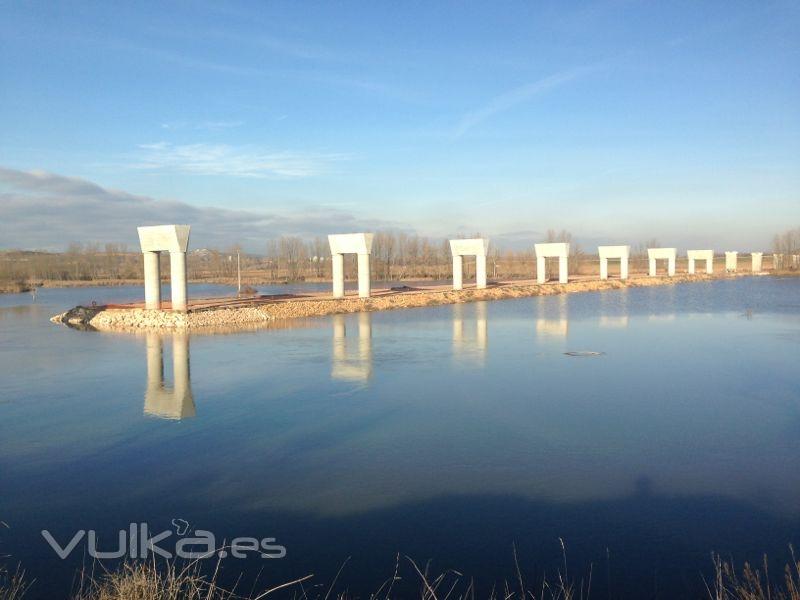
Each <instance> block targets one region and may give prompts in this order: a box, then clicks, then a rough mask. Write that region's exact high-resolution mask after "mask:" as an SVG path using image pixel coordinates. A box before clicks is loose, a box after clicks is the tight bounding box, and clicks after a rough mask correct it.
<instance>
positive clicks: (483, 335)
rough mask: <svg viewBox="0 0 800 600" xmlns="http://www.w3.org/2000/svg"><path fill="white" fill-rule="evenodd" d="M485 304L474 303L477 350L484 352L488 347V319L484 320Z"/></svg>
mask: <svg viewBox="0 0 800 600" xmlns="http://www.w3.org/2000/svg"><path fill="white" fill-rule="evenodd" d="M486 307H487V303H486V302H476V303H475V338H476V341H477V344H478V349H479V350H486V347H487V345H488V331H489V326H488V319H487V318H486Z"/></svg>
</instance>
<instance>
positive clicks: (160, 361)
mask: <svg viewBox="0 0 800 600" xmlns="http://www.w3.org/2000/svg"><path fill="white" fill-rule="evenodd" d="M262 291H280V292H285V291H287V287H285V286H283V287H280V288H274V289H266V288H264V289H262ZM293 291H296V289H293ZM190 293H192V294H195V295H215V294H218V295H222V294H228V293H230V288H223V287H219V288H214V287H212V286H196V287H194V288H192V289H191V290H190ZM140 295H141V290H140V289H138V288H102V289H99V288H89V289H77V290H42V291H41V292H40V293H39V295H38V298H37V299H36V302H35V303H33V302H32V300H31V297H30V296H29V295H14V296H0V520H2V521H4V522H5V523H7V524H8V528H7V529H2V530H0V555H3V554H9V555H11V556H12V559H11V560H12V561H21V562H22V563H23V565H24V566H25V568H26V569H27V571H28V572H29V574H30V575H31V576H32V577H35V578H36V579H37V582H36V584H35V587H34V590H35V591H36V594H34V597H36V596H40V597H43V598H44V597H55V598H57V597H59V596H63V595H64V591H65V590H67V589H69V586H70V584H71V582H72V579H73V574H74V571H75V569H76V568H77V567H78V566H80V565H81V563H82V562H83V561H85V560H86V557H85V556H84V554H85V551H86V540H85V539H84V540H83V541H82V542H81V543H80V544H79V546H78V548H77V549H76V550H75V552H74V553H73V554H72V555H70V557H69V558H68V559H67V560H65V561H61V560H59V559H58V558H57V556H56V555H55V553H54V552H53V551H52V550H51V549H50V547H49V546H48V545H47V544H46V542H45V541H44V539H43V538H42V536H41V534H40V531H41V530H43V529H47V530H49V531H50V532H52V533H53V535H54V536H55V537H56V539H58V540H59V541H60V542H61V543H62V544H66V542H67V540H69V538H70V537H71V536H72V535H73V534H74V533H75V532H76V531H77V530H90V529H92V530H96V531H97V532H98V536H99V540H100V544H99V545H100V546H101V549H105V550H111V549H114V548H115V547H116V546H117V536H118V532H119V530H122V529H127V528H128V525H129V524H130V523H131V522H136V523H138V522H147V523H148V525H149V527H150V530H151V531H155V532H159V531H162V530H167V529H171V528H172V525H171V523H172V520H173V519H183V520H185V521H187V522H188V523H189V524H190V528H191V529H192V530H197V529H201V530H208V531H211V532H213V533H214V535H215V536H216V538H217V540H218V542H220V544H221V543H222V540H223V539H226V540H228V541H230V540H231V539H232V538H234V537H237V536H251V537H256V538H259V539H260V538H265V537H274V538H277V543H279V544H282V545H283V546H285V547H286V549H287V556H286V557H285V558H283V559H279V560H267V559H262V558H258V557H252V558H250V559H247V560H242V559H233V558H227V559H225V560H224V561H223V567H222V568H223V578H226V577H227V578H230V577H235V576H238V575H239V574H240V573H241V572H242V571H243V570H244V571H246V576H245V580H247V581H249V580H251V579H252V578H254V577H255V576H256V574H258V573H259V572H260V575H259V581H260V582H261V583H262V584H263V585H262V587H265V586H268V585H269V584H277V583H281V582H283V581H286V580H288V579H290V578H293V577H298V576H301V575H305V574H307V573H315V574H316V578H315V579H316V580H319V581H320V582H327V581H329V580H330V578H331V577H332V576H333V575H335V573H336V571H337V570H338V568H339V566H340V565H341V564H342V562H343V561H345V559H347V558H348V557H351V558H350V561H349V562H348V563H347V565H346V567H345V568H344V570H343V572H342V575H341V576H340V580H341V581H343V582H344V583H345V584H346V586H347V587H348V588H349V589H350V590H351V591H353V592H355V593H359V594H365V593H368V592H370V591H374V590H375V589H376V588H377V587H378V586H379V585H380V584H381V583H382V582H383V580H384V579H386V578H388V577H390V576H391V574H392V572H393V570H394V565H395V556H396V554H397V553H400V554H401V555H407V556H410V557H412V558H414V559H416V560H417V561H419V562H424V561H426V560H428V559H432V570H433V571H437V572H441V571H443V570H445V569H449V568H452V569H457V570H458V571H461V572H463V573H465V574H468V575H470V576H473V577H475V579H476V583H477V585H478V586H479V588H480V589H485V588H486V587H488V586H489V585H491V583H492V582H494V581H498V580H502V579H504V578H513V577H514V565H513V555H512V548H513V546H514V545H516V548H517V554H518V556H519V558H520V562H521V566H522V567H523V569H524V570H526V573H528V574H530V577H531V578H532V580H535V578H536V577H538V576H540V575H541V573H542V572H543V571H544V570H547V571H548V572H553V571H554V570H555V569H557V568H558V567H559V564H561V562H562V556H561V546H560V542H559V538H561V539H563V540H564V543H565V545H566V548H567V561H568V564H569V568H570V571H571V574H572V575H573V576H575V577H580V576H581V575H585V574H586V573H588V570H589V566H590V565H593V567H592V570H593V575H592V579H593V582H592V588H593V589H592V597H593V598H595V597H597V598H603V597H606V596H607V595H610V596H612V597H630V596H636V597H660V598H672V597H679V596H687V597H694V596H695V595H696V594H697V592H698V590H699V589H701V586H702V578H701V577H702V575H706V576H708V568H709V566H710V553H711V552H712V551H717V552H720V553H722V554H723V555H724V556H726V557H732V558H734V559H735V560H737V561H743V560H745V559H749V560H756V561H758V560H760V556H761V554H762V553H763V552H767V553H769V555H770V556H771V557H773V558H774V559H775V561H776V563H779V562H780V561H783V560H785V558H786V557H787V554H788V550H787V548H788V544H789V543H792V542H794V543H795V544H797V543H798V542H800V370H799V369H798V356H800V279H797V278H794V279H774V278H766V277H763V278H745V279H739V280H736V281H717V282H713V283H696V284H690V285H681V286H675V287H663V288H641V289H631V290H627V291H610V292H601V293H590V294H575V295H570V296H558V297H547V298H530V299H520V300H506V301H500V302H492V303H474V304H465V305H458V306H441V307H433V308H425V309H414V310H406V311H396V312H384V313H372V314H368V313H365V314H360V315H358V314H357V315H347V316H335V317H325V318H318V319H310V320H306V321H298V322H295V323H292V324H291V326H290V327H286V328H276V329H270V330H261V331H257V332H242V333H236V334H229V335H191V336H185V335H163V336H159V335H144V334H142V335H133V334H109V333H95V332H81V331H74V330H70V329H67V328H65V327H59V326H55V325H52V324H51V323H49V322H48V320H47V319H48V317H50V316H51V315H52V314H54V313H55V312H58V311H60V310H63V309H66V308H68V307H71V306H73V305H75V304H78V303H87V302H90V301H91V300H93V299H96V300H98V301H99V302H102V301H122V300H129V299H136V298H138V297H139V296H140ZM585 350H589V351H597V352H602V353H603V354H602V355H600V356H593V357H570V356H567V355H565V354H564V353H565V352H569V351H585ZM174 539H177V534H175V535H174V536H173V542H172V544H173V545H172V547H173V548H174ZM167 546H169V544H167ZM776 572H778V571H776ZM405 575H406V577H408V578H409V579H411V573H410V572H407V573H405ZM409 585H410V584H409ZM248 589H249V588H248ZM409 589H410V590H412V591H416V584H414V585H413V586H411V587H410V588H409ZM323 595H324V594H323Z"/></svg>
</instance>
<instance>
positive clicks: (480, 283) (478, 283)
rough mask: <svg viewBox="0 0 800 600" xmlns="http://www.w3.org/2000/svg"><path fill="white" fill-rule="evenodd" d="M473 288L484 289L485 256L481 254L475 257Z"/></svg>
mask: <svg viewBox="0 0 800 600" xmlns="http://www.w3.org/2000/svg"><path fill="white" fill-rule="evenodd" d="M475 287H476V288H478V289H479V290H482V289H484V288H486V256H485V255H483V254H479V255H478V256H476V257H475Z"/></svg>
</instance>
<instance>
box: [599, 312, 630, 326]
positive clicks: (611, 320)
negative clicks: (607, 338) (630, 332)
mask: <svg viewBox="0 0 800 600" xmlns="http://www.w3.org/2000/svg"><path fill="white" fill-rule="evenodd" d="M627 326H628V317H627V315H626V316H622V317H610V316H608V315H600V327H607V328H613V327H620V328H622V327H627Z"/></svg>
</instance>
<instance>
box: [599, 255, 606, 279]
mask: <svg viewBox="0 0 800 600" xmlns="http://www.w3.org/2000/svg"><path fill="white" fill-rule="evenodd" d="M600 279H608V259H607V258H601V259H600Z"/></svg>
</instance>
